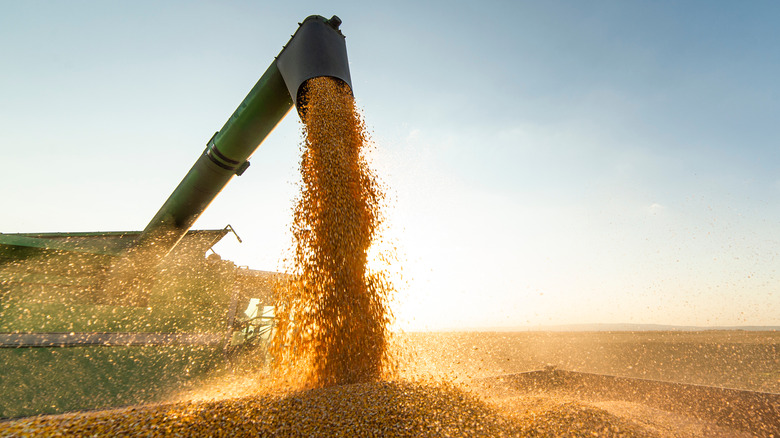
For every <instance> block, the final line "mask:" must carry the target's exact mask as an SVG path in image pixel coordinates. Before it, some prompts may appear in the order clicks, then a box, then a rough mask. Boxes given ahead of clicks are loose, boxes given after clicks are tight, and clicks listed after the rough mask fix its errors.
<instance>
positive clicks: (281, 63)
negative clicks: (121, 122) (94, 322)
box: [133, 15, 352, 262]
mask: <svg viewBox="0 0 780 438" xmlns="http://www.w3.org/2000/svg"><path fill="white" fill-rule="evenodd" d="M340 24H341V20H340V19H339V18H338V17H337V16H335V15H334V16H333V17H332V18H330V19H326V18H325V17H322V16H319V15H312V16H310V17H307V18H306V19H305V20H304V21H303V22H302V23H299V27H298V29H297V31H296V32H295V34H294V35H293V36H292V38H290V41H289V42H288V43H287V45H285V46H284V48H283V49H282V51H281V52H280V53H279V55H278V56H277V57H276V58H275V59H274V61H273V62H272V63H271V65H270V66H269V67H268V70H266V71H265V73H264V74H263V76H262V77H261V78H260V80H258V81H257V84H255V86H254V87H253V88H252V90H251V91H250V92H249V94H248V95H247V96H246V98H244V100H243V101H242V102H241V104H240V105H239V106H238V108H237V109H236V110H235V112H234V113H233V115H232V116H230V118H229V119H228V121H227V122H226V123H225V125H224V126H223V127H222V129H220V130H219V131H218V132H217V133H215V134H214V136H213V137H212V138H211V140H209V142H208V143H207V146H206V149H205V150H204V151H203V153H202V154H201V156H200V157H199V158H198V159H197V161H196V162H195V164H194V165H193V166H192V169H190V171H189V172H188V173H187V174H186V175H185V176H184V179H182V181H181V182H180V183H179V185H178V186H177V187H176V189H175V190H174V191H173V193H171V195H170V196H169V197H168V200H167V201H165V203H164V204H163V206H162V207H161V208H160V210H159V211H158V212H157V214H155V216H154V218H152V220H151V221H150V222H149V224H148V225H147V226H146V228H145V229H144V231H143V233H142V234H141V236H140V237H139V238H138V240H137V241H136V242H135V244H134V246H133V250H141V251H143V254H144V256H145V257H151V258H152V260H153V261H155V262H156V261H159V260H161V259H162V258H163V257H165V255H167V254H168V253H169V252H170V251H171V250H172V249H173V248H174V247H175V246H176V245H177V244H178V242H179V241H180V240H181V238H182V237H184V235H185V234H186V233H187V231H188V230H189V229H190V228H191V227H192V225H193V224H194V223H195V221H196V220H197V219H198V217H200V215H201V214H202V213H203V211H204V210H205V209H206V208H207V207H208V206H209V204H211V202H212V201H213V200H214V198H215V197H216V196H217V195H218V194H219V192H220V191H221V190H222V189H223V188H224V187H225V185H227V183H228V181H230V179H231V178H233V175H241V174H242V173H243V172H244V171H245V170H246V169H247V167H248V166H249V161H247V160H248V159H249V157H250V156H251V155H252V154H253V153H254V152H255V150H257V148H258V147H259V146H260V144H261V143H262V142H263V140H265V138H266V137H267V136H268V134H269V133H270V132H271V131H272V130H273V129H274V128H275V127H276V125H278V124H279V122H280V121H281V120H282V119H283V118H284V116H285V115H286V114H287V113H288V112H289V111H290V109H291V108H292V106H293V104H294V103H295V105H296V107H297V108H298V112H299V114H302V111H303V105H302V104H303V102H302V100H301V97H302V94H303V93H302V92H303V90H304V85H305V83H306V81H307V80H309V79H312V78H316V77H321V76H329V77H334V78H337V79H339V80H341V81H343V82H344V83H345V84H347V85H348V86H349V88H350V90H351V89H352V80H351V78H350V74H349V64H348V61H347V47H346V43H345V39H344V35H343V34H342V33H341V31H340V30H339V25H340Z"/></svg>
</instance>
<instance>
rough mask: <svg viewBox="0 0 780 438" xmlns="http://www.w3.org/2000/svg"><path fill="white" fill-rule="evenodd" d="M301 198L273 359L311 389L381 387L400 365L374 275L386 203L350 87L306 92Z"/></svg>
mask: <svg viewBox="0 0 780 438" xmlns="http://www.w3.org/2000/svg"><path fill="white" fill-rule="evenodd" d="M306 87H307V90H308V91H307V94H306V103H305V104H304V107H303V112H304V116H303V122H304V134H305V139H304V144H303V147H302V158H301V163H300V170H301V178H302V181H301V185H300V195H299V198H298V200H297V205H296V207H295V210H294V214H293V224H292V234H293V239H294V244H293V250H292V254H291V256H290V260H288V261H287V262H288V264H289V265H290V266H288V267H287V270H288V271H289V273H290V274H291V275H290V277H289V279H288V280H287V281H286V283H285V284H284V285H283V286H282V287H280V288H279V290H280V291H281V292H279V293H278V296H277V302H276V303H275V305H276V317H277V326H276V334H275V336H274V344H273V345H272V348H271V351H272V354H273V355H274V357H275V359H276V362H277V366H278V368H279V369H280V370H282V371H287V372H289V374H291V375H301V376H303V379H304V381H303V382H302V383H303V386H305V387H319V386H327V385H336V384H346V383H356V382H369V381H376V380H378V379H380V378H381V377H382V375H383V374H384V373H385V372H386V371H387V369H388V364H389V363H390V361H389V359H388V353H387V350H388V349H387V345H388V341H387V339H386V336H387V332H388V325H389V322H390V318H391V315H390V312H389V309H388V306H387V304H388V299H389V295H390V292H391V291H392V285H391V283H390V282H389V281H388V280H387V276H386V275H385V274H384V273H382V272H372V271H370V270H369V269H368V267H367V261H368V252H369V248H370V247H371V245H372V242H373V240H374V238H375V237H376V232H377V228H378V226H379V225H380V223H381V214H380V207H381V205H382V203H383V201H384V195H383V192H382V190H381V188H380V185H379V183H378V181H377V178H376V176H375V175H374V173H373V172H372V171H371V170H370V169H369V167H368V164H367V161H366V158H365V152H366V149H367V148H368V147H369V144H370V142H369V138H368V135H367V133H366V130H365V126H364V124H363V122H362V120H361V118H360V116H359V114H358V112H357V110H356V108H355V103H354V99H353V98H352V94H351V92H350V90H349V88H348V87H347V86H346V85H345V84H343V83H342V82H340V81H338V80H336V79H332V78H328V77H321V78H316V79H312V80H309V81H308V82H307V84H306Z"/></svg>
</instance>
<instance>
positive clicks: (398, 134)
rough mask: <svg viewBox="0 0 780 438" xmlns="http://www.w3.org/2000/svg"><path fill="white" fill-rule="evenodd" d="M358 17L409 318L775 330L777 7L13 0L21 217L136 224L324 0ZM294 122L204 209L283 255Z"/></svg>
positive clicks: (14, 190) (354, 38)
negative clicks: (626, 323)
mask: <svg viewBox="0 0 780 438" xmlns="http://www.w3.org/2000/svg"><path fill="white" fill-rule="evenodd" d="M311 14H320V15H324V16H328V17H329V16H331V15H333V14H336V15H339V16H340V17H341V18H342V20H343V22H344V24H343V25H342V30H343V32H344V34H345V35H346V36H347V49H348V52H349V57H350V68H351V72H352V78H353V85H354V92H355V96H356V99H357V101H358V104H359V105H360V106H361V107H362V108H363V110H364V113H365V118H366V122H367V124H368V126H369V127H370V129H371V130H372V131H373V137H374V140H375V141H376V143H377V149H376V151H375V153H374V156H373V158H374V162H375V166H376V168H377V170H378V172H379V173H380V175H382V176H383V178H384V180H385V181H386V182H387V184H388V186H389V187H390V189H391V194H392V197H393V199H394V200H395V201H394V202H393V208H392V209H391V210H390V212H389V216H390V226H391V230H390V232H389V237H391V238H393V239H395V240H396V241H397V243H398V246H399V248H400V249H401V253H402V257H403V258H404V263H403V266H404V271H405V274H406V285H405V287H404V290H403V292H402V294H401V297H400V298H399V302H398V304H397V312H396V313H397V315H398V317H399V320H401V321H402V323H403V324H404V326H406V327H409V328H444V327H511V326H527V325H531V326H533V325H538V324H563V323H585V322H635V323H661V324H698V325H743V324H747V325H753V324H756V325H759V324H764V325H780V317H778V316H777V315H780V282H779V281H778V280H779V278H778V272H777V266H778V265H780V264H779V263H778V253H779V251H780V202H778V201H780V152H778V150H780V148H778V146H779V145H780V135H778V123H777V121H778V119H780V117H779V116H780V86H778V81H777V78H778V77H780V47H779V46H778V44H777V41H780V30H778V27H777V25H776V23H777V22H778V21H780V7H779V6H777V5H776V4H774V3H772V2H750V3H736V2H712V1H706V2H705V1H700V2H685V3H684V4H678V3H674V2H624V1H615V2H608V1H599V2H572V1H568V2H567V1H545V2H519V1H513V2H500V1H487V2H473V3H471V4H464V5H456V4H453V3H452V2H405V1H401V2H388V3H384V4H381V5H377V4H370V3H369V2H295V4H281V3H278V4H277V3H273V4H271V3H261V2H238V1H234V2H221V3H217V2H175V1H174V2H165V3H162V4H160V3H158V2H145V1H137V2H124V3H123V2H98V1H75V2H67V3H66V2H10V1H0V59H2V66H3V68H2V69H0V142H2V143H1V144H2V145H3V146H2V152H3V154H2V156H3V158H2V164H3V166H2V167H3V172H2V174H0V193H2V196H3V199H4V203H5V205H4V208H3V210H2V214H0V231H2V232H36V231H109V230H139V229H142V228H143V227H144V226H145V225H146V223H147V222H148V221H149V219H151V217H152V216H153V215H154V213H155V212H156V211H157V209H158V208H159V206H160V205H161V204H162V203H163V202H164V201H165V199H166V198H167V196H168V195H169V194H170V192H171V191H172V190H173V188H174V187H175V186H176V184H177V183H178V181H179V180H180V179H181V178H182V177H183V175H184V174H185V173H186V172H187V170H188V169H189V167H190V166H191V165H192V163H193V162H194V161H195V159H196V158H197V156H198V154H199V153H200V152H201V151H202V149H203V147H204V145H205V142H206V141H207V140H208V139H209V138H210V137H211V135H212V134H213V133H214V131H216V130H218V129H220V128H221V126H222V124H223V123H224V122H225V120H227V118H228V117H229V115H230V114H231V113H232V111H233V110H234V109H235V107H236V106H237V105H238V104H239V103H240V101H241V99H242V98H243V97H244V96H245V95H246V93H247V92H248V91H249V89H250V88H251V87H252V85H253V84H254V83H255V82H256V80H257V79H258V78H259V77H260V75H262V73H263V72H264V71H265V69H266V68H267V67H268V65H269V64H270V63H271V61H272V59H273V56H275V55H276V54H277V53H278V52H279V50H280V49H281V46H282V45H283V44H284V43H285V42H286V41H287V40H288V39H289V35H290V34H292V32H294V30H295V28H296V26H297V22H299V21H301V20H302V19H303V18H305V17H306V16H308V15H311ZM299 131H300V127H299V124H298V120H297V117H295V115H294V114H291V115H288V117H287V118H286V119H285V120H284V121H283V122H282V123H281V124H280V125H279V127H278V128H277V129H276V130H275V131H274V132H273V133H272V134H271V135H270V136H269V138H268V139H267V140H266V142H265V143H264V144H263V145H262V146H261V147H260V149H258V151H257V152H256V153H255V155H254V157H253V159H252V160H251V162H252V167H250V169H249V170H248V171H247V173H246V174H245V175H244V176H242V177H240V178H237V179H235V180H234V181H232V182H231V184H230V185H229V186H228V187H227V189H226V190H225V191H224V192H223V193H222V194H221V195H220V196H219V197H218V198H217V200H216V201H215V202H214V203H213V204H212V206H211V207H210V208H209V210H208V211H207V212H206V213H205V214H204V215H203V216H202V218H201V219H200V220H199V222H198V223H197V224H196V227H197V228H221V227H223V226H224V225H225V224H227V223H231V224H232V225H233V226H234V227H235V228H236V229H237V230H238V232H239V234H240V235H241V237H242V238H243V239H244V240H245V243H244V244H242V245H238V244H237V243H236V242H231V241H225V242H224V243H222V244H220V248H219V249H218V251H219V252H221V253H222V254H223V256H224V257H225V258H228V259H231V260H234V261H236V262H237V263H238V264H241V265H249V266H250V267H253V268H257V269H274V268H276V266H277V261H278V259H279V257H280V255H281V252H282V251H283V250H284V248H285V247H287V245H288V242H289V236H288V235H287V234H286V230H287V224H288V222H289V217H290V208H291V206H292V201H291V198H292V197H293V196H294V193H295V186H294V182H295V181H296V173H297V169H296V165H297V160H298V156H299V151H298V143H299V137H300V134H299Z"/></svg>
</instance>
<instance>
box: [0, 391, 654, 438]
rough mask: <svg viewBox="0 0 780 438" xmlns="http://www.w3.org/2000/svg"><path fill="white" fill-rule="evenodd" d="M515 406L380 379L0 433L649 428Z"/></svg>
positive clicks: (603, 432) (20, 425) (552, 407)
mask: <svg viewBox="0 0 780 438" xmlns="http://www.w3.org/2000/svg"><path fill="white" fill-rule="evenodd" d="M512 410H513V411H515V412H517V414H516V415H505V414H504V413H502V412H501V411H502V410H497V409H495V408H494V407H492V406H491V405H489V404H487V403H485V402H483V401H482V400H479V399H478V398H476V397H475V396H473V395H471V394H468V393H466V392H464V391H462V390H460V389H458V388H456V387H453V386H450V385H446V384H419V383H409V382H378V383H364V384H354V385H343V386H332V387H328V388H317V389H311V390H305V391H298V392H293V393H289V394H282V395H278V394H277V395H271V394H269V395H265V396H251V397H241V398H233V399H228V400H221V401H205V402H186V403H175V404H168V405H159V406H151V405H149V406H139V407H134V408H126V409H117V410H112V411H98V412H86V413H76V414H67V415H61V416H52V417H32V418H27V419H23V420H17V421H14V422H9V423H0V437H6V436H8V437H28V436H29V437H33V436H36V437H37V436H79V437H80V436H100V437H103V436H106V437H115V436H161V437H162V436H182V437H201V436H210V437H257V436H289V437H299V436H300V437H304V436H305V437H312V436H323V437H337V436H358V437H371V436H375V437H394V436H397V437H421V436H424V437H443V436H452V437H501V436H518V437H523V436H531V437H561V436H583V437H584V436H602V437H645V436H653V434H652V433H650V432H648V431H646V430H644V429H643V428H642V427H641V426H639V425H636V424H631V423H629V422H626V421H623V420H621V419H619V418H616V417H614V416H612V415H610V414H608V413H606V412H604V411H601V410H599V409H593V408H587V407H584V406H580V405H576V404H572V403H566V404H560V403H556V402H545V401H543V400H542V401H539V400H536V399H516V400H515V405H514V407H513V409H512Z"/></svg>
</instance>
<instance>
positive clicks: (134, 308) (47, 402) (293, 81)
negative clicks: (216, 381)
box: [0, 15, 352, 418]
mask: <svg viewBox="0 0 780 438" xmlns="http://www.w3.org/2000/svg"><path fill="white" fill-rule="evenodd" d="M340 24H341V20H340V19H339V18H338V17H336V16H333V17H332V18H330V19H326V18H324V17H321V16H317V15H314V16H310V17H308V18H306V19H305V20H304V21H303V22H302V23H300V24H299V27H298V30H297V31H296V32H295V34H294V35H293V36H292V38H291V39H290V41H289V42H288V43H287V45H286V46H284V48H283V49H282V51H281V52H280V53H279V55H278V56H277V57H276V58H275V59H274V61H273V62H272V63H271V65H270V67H269V68H268V69H267V70H266V72H265V73H264V74H263V76H262V77H261V78H260V80H259V81H258V82H257V84H255V86H254V87H253V88H252V90H251V91H250V92H249V94H248V95H247V96H246V98H244V100H243V101H242V102H241V104H240V105H239V106H238V108H237V109H236V111H235V112H234V113H233V115H232V116H230V118H229V119H228V121H227V122H226V123H225V125H224V126H223V127H222V129H221V130H219V131H218V132H216V133H215V134H214V136H213V137H212V138H211V139H210V140H209V141H208V143H207V146H206V149H205V150H204V151H203V153H202V154H201V155H200V157H199V158H198V159H197V161H196V162H195V164H194V165H193V166H192V169H190V171H189V172H188V173H187V174H186V175H185V176H184V178H183V179H182V181H181V183H179V185H178V187H176V189H175V190H174V191H173V193H172V194H171V195H170V197H169V198H168V200H167V201H166V202H165V203H164V204H163V206H162V207H161V208H160V210H159V211H158V212H157V214H156V215H155V216H154V217H153V218H152V220H151V221H150V222H149V224H148V225H147V226H146V228H145V229H144V230H143V231H141V232H135V231H130V232H94V233H91V232H87V233H23V234H0V304H1V307H0V347H4V348H3V349H1V350H0V354H1V355H2V356H0V370H2V373H3V383H2V384H0V392H2V393H3V398H4V399H5V401H4V402H0V418H2V417H10V416H19V415H30V414H38V413H47V412H62V411H66V410H73V409H84V408H94V407H102V406H112V405H118V404H119V405H121V404H128V403H134V402H141V401H145V400H147V399H150V398H153V397H152V396H151V395H149V396H141V397H140V398H137V397H136V398H134V395H133V394H138V393H140V392H143V391H147V390H148V388H149V387H155V385H157V384H162V383H163V380H165V379H162V380H161V377H160V375H166V376H167V377H171V375H173V374H176V373H179V372H180V373H181V374H182V375H186V374H190V373H192V374H196V370H200V371H201V372H203V371H204V370H205V369H207V368H213V366H214V364H215V363H219V362H220V360H224V357H223V356H226V357H227V358H228V359H230V356H232V355H234V353H235V352H236V351H237V350H241V349H245V348H247V347H252V346H255V345H256V344H258V343H262V340H264V339H267V337H268V336H269V332H270V330H271V327H272V320H273V318H272V316H269V313H268V310H269V309H268V307H269V306H270V304H271V303H272V290H273V283H274V278H275V277H276V276H278V274H275V273H271V272H263V271H254V270H249V269H244V268H238V267H236V265H235V264H234V263H232V262H230V261H225V260H221V259H220V257H219V256H218V255H216V253H214V254H211V255H209V256H208V257H206V253H207V251H209V250H211V248H212V247H213V246H214V245H215V244H216V243H217V242H219V241H220V240H221V239H222V238H223V237H225V236H226V235H227V234H228V233H230V232H233V233H234V234H235V232H234V231H233V229H232V227H231V226H230V225H228V226H226V227H225V228H224V229H221V230H191V229H190V228H191V227H192V225H193V224H194V223H195V221H196V220H197V219H198V217H199V216H200V215H201V214H202V213H203V212H204V210H205V209H206V208H207V207H208V205H209V204H210V203H211V202H212V201H213V200H214V198H215V197H216V196H217V195H218V194H219V192H220V191H221V190H222V189H223V188H224V187H225V185H226V184H227V183H228V181H230V180H231V179H232V178H233V176H234V175H239V176H240V175H241V174H242V173H243V172H244V171H246V170H247V167H249V161H248V159H249V158H250V156H251V155H252V154H253V153H254V152H255V150H256V149H257V148H258V147H259V145H260V144H261V143H262V142H263V140H264V139H265V138H266V137H267V136H268V134H269V133H270V132H271V131H272V130H273V129H274V127H276V125H277V124H278V123H279V122H280V121H281V120H282V118H284V116H285V115H286V114H287V113H288V112H289V111H290V109H291V108H292V106H293V105H294V104H295V105H296V107H297V108H298V111H299V112H300V111H302V101H301V99H302V96H304V94H305V87H306V81H307V80H309V79H312V78H316V77H322V76H328V77H333V78H337V79H339V80H341V81H343V82H344V83H346V84H347V85H349V87H350V89H351V87H352V82H351V79H350V73H349V65H348V62H347V50H346V43H345V40H344V36H343V35H342V33H341V31H340V30H339V26H340ZM236 238H238V235H236ZM239 241H240V239H239ZM212 252H213V250H212ZM250 307H252V308H253V309H252V308H250ZM244 309H247V311H246V312H244ZM61 347H72V348H68V349H63V348H61ZM85 348H86V349H89V350H88V351H86V352H85V351H84V349H85ZM106 350H111V351H110V352H107V351H106ZM171 351H176V352H177V354H169V353H170V352H171ZM80 357H86V358H88V359H85V360H80V359H79V358H80ZM101 361H103V362H105V363H101ZM123 367H124V368H123ZM122 373H125V374H122ZM123 379H124V380H123ZM174 380H175V379H174ZM120 381H122V382H120ZM117 382H120V383H117ZM173 383H174V384H179V383H180V382H179V381H175V382H173ZM162 389H163V388H159V391H157V392H158V393H162ZM147 392H148V391H147Z"/></svg>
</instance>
